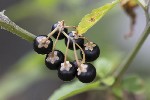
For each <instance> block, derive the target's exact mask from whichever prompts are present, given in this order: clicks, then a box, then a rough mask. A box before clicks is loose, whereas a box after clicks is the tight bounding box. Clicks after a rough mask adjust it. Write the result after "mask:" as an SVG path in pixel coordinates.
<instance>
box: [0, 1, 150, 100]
mask: <svg viewBox="0 0 150 100" xmlns="http://www.w3.org/2000/svg"><path fill="white" fill-rule="evenodd" d="M111 1H112V0H0V11H2V10H6V12H5V14H6V15H7V16H8V17H9V18H10V19H11V20H12V21H14V22H15V23H16V24H17V25H19V26H20V27H22V28H24V29H26V30H28V31H29V32H31V33H33V34H35V35H39V34H48V33H49V32H50V30H51V26H52V25H53V24H54V23H56V22H57V21H60V20H65V23H66V24H67V25H70V26H72V25H76V26H77V25H78V23H79V22H80V20H81V19H82V17H83V16H84V15H85V14H87V13H89V12H91V10H92V9H94V8H97V7H100V6H102V5H104V4H105V3H108V2H111ZM135 11H136V13H137V22H136V25H135V28H134V35H133V36H132V37H130V38H128V39H125V38H124V35H125V34H126V33H128V32H129V27H130V26H129V25H130V19H129V17H128V16H127V15H126V13H125V12H124V11H123V9H122V8H121V7H120V5H117V6H116V7H114V8H113V9H112V10H111V11H110V12H109V13H108V14H107V15H106V16H105V17H104V18H103V19H102V20H101V21H99V22H98V23H97V24H96V25H95V26H93V27H92V28H91V29H90V30H89V31H88V32H87V33H86V34H85V36H86V37H88V38H89V39H90V40H91V41H93V42H95V43H97V44H98V45H99V47H100V48H101V57H106V58H111V59H115V58H116V57H120V59H119V60H118V63H121V62H122V60H123V59H124V58H125V57H126V55H127V54H128V53H129V52H130V51H131V49H132V48H133V47H134V45H135V43H136V42H137V40H138V38H139V37H140V35H141V33H142V31H143V29H144V27H145V16H144V12H143V10H142V9H141V8H140V7H138V8H137V9H136V10H135ZM63 42H64V41H63V40H62V41H60V42H59V43H58V48H59V49H61V50H62V51H64V50H65V45H64V43H63ZM149 50H150V38H148V39H147V40H146V42H145V43H144V45H143V46H142V49H141V50H140V52H139V53H138V55H137V56H136V58H135V59H134V61H133V63H132V64H131V67H130V69H129V70H128V74H138V75H139V76H140V77H142V79H143V80H144V81H145V83H146V84H148V83H149V82H150V80H149V75H150V74H149V71H150V61H149V58H150V53H149ZM70 56H71V55H70ZM116 67H117V66H116ZM61 84H64V83H63V82H62V81H61V80H59V78H58V77H57V72H55V71H50V70H48V69H47V68H46V67H45V65H44V56H41V55H38V54H36V53H34V52H33V49H32V43H29V42H27V41H25V40H22V39H21V38H19V37H17V36H16V35H13V34H11V33H9V32H7V31H5V30H0V100H47V98H48V97H49V96H50V95H51V94H52V93H53V92H54V90H56V89H58V88H59V87H60V85H61ZM146 86H147V92H146V93H147V94H148V93H150V92H149V91H148V90H149V89H150V86H148V85H146ZM80 96H82V95H80Z"/></svg>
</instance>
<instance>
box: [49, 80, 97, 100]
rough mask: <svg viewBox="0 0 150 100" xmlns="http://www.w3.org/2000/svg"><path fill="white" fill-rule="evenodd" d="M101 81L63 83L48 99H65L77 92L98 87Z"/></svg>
mask: <svg viewBox="0 0 150 100" xmlns="http://www.w3.org/2000/svg"><path fill="white" fill-rule="evenodd" d="M99 85H100V81H97V82H93V83H90V84H85V83H81V82H79V81H76V82H73V83H69V84H66V85H63V86H62V87H61V88H60V89H58V90H56V91H55V92H54V93H53V94H52V95H51V97H50V98H49V99H48V100H64V99H66V98H68V97H71V96H74V95H76V94H79V93H82V92H85V91H88V90H91V89H95V88H98V87H99Z"/></svg>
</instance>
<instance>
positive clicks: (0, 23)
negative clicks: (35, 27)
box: [0, 10, 36, 42]
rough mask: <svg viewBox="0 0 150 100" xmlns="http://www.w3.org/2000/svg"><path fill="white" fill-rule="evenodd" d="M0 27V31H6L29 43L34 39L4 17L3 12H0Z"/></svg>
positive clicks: (32, 35) (33, 36) (30, 34)
mask: <svg viewBox="0 0 150 100" xmlns="http://www.w3.org/2000/svg"><path fill="white" fill-rule="evenodd" d="M0 27H1V29H4V30H7V31H9V32H11V33H13V34H15V35H17V36H19V37H21V38H22V39H25V40H27V41H29V42H32V41H33V40H34V38H35V37H36V36H35V35H34V34H32V33H30V32H28V31H26V30H24V29H23V28H21V27H19V26H18V25H16V24H15V23H14V22H12V21H11V20H10V19H9V18H8V17H7V16H5V15H4V10H3V11H2V12H0Z"/></svg>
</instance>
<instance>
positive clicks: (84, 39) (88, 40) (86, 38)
mask: <svg viewBox="0 0 150 100" xmlns="http://www.w3.org/2000/svg"><path fill="white" fill-rule="evenodd" d="M79 38H82V39H84V40H86V41H87V42H90V40H89V39H88V38H86V37H79Z"/></svg>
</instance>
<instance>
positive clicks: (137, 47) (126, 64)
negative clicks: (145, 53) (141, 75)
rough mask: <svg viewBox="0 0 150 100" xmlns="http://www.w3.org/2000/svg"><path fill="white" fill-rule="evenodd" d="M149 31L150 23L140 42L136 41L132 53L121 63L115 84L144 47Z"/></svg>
mask: <svg viewBox="0 0 150 100" xmlns="http://www.w3.org/2000/svg"><path fill="white" fill-rule="evenodd" d="M149 32H150V23H148V25H147V26H146V28H145V29H144V32H143V33H142V36H141V37H140V38H139V40H138V42H137V43H136V45H135V47H134V48H133V50H132V51H131V53H130V54H129V55H128V56H127V58H126V60H124V62H123V63H122V64H121V65H120V67H119V68H121V69H120V70H119V71H118V73H116V81H115V83H114V85H117V84H118V82H119V81H120V79H121V77H122V76H123V74H124V73H125V72H126V71H127V69H128V68H129V65H130V64H131V62H132V61H133V59H134V58H135V56H136V55H137V53H138V51H139V50H140V48H141V47H142V45H143V43H144V42H145V40H146V38H147V37H148V35H149Z"/></svg>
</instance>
